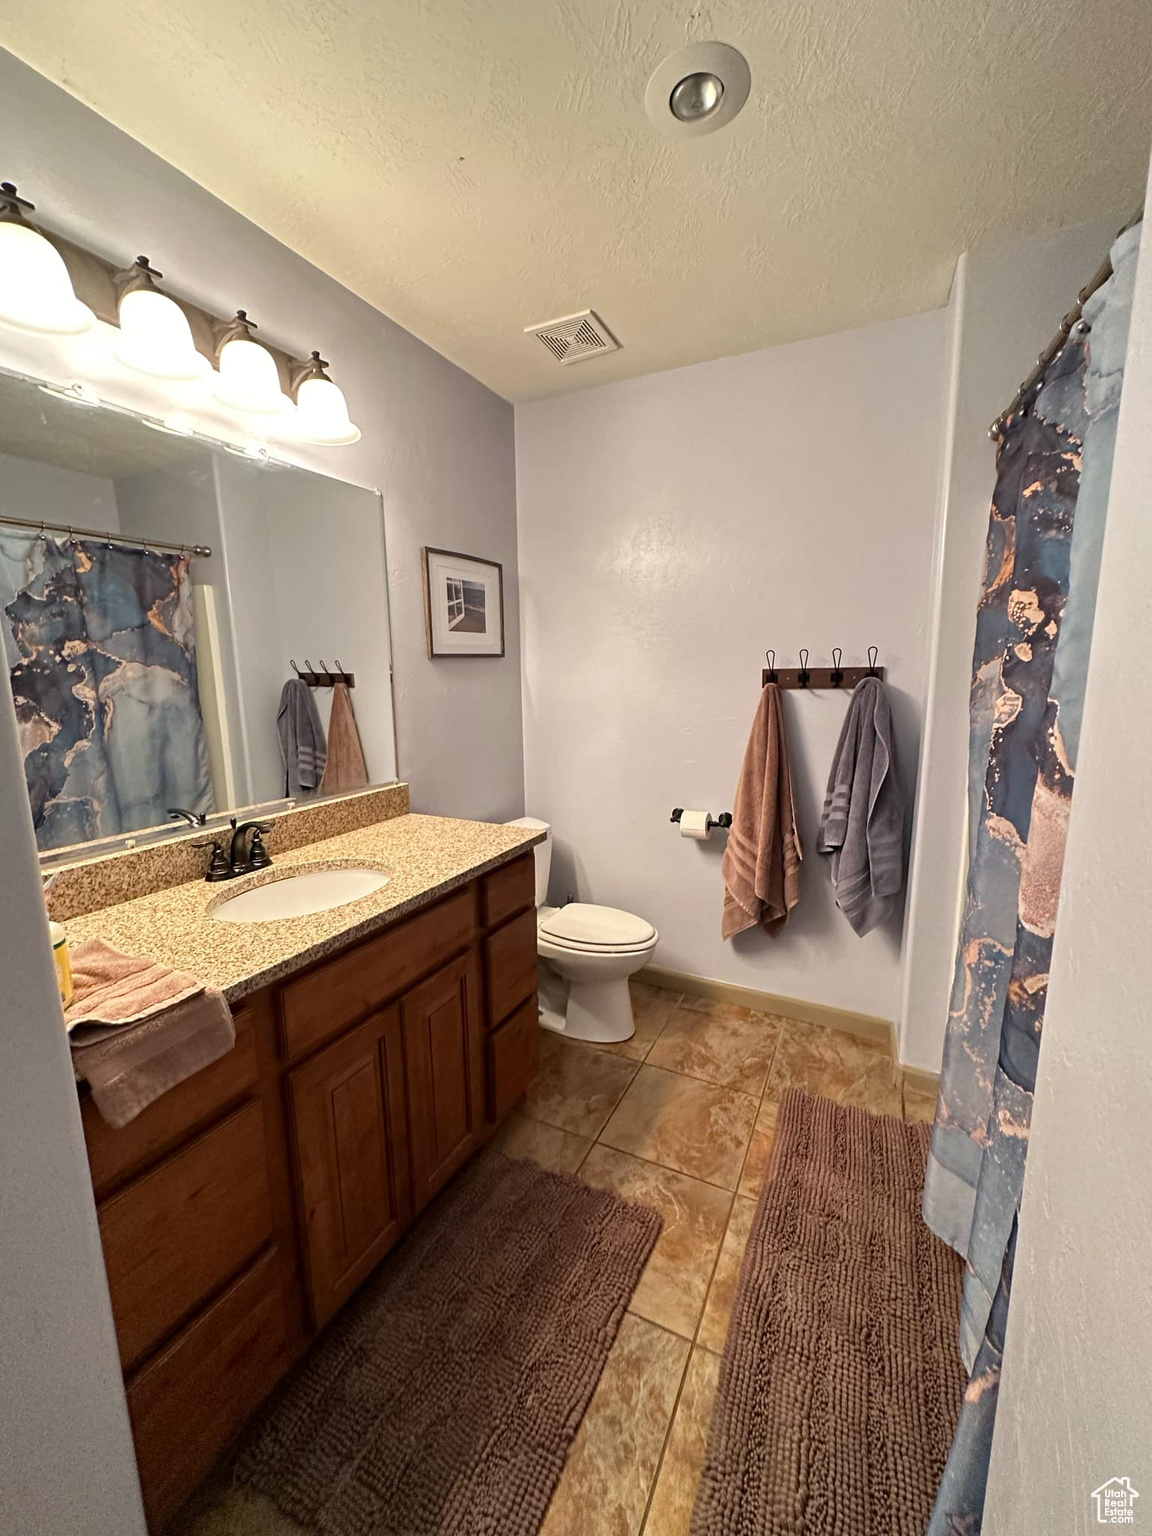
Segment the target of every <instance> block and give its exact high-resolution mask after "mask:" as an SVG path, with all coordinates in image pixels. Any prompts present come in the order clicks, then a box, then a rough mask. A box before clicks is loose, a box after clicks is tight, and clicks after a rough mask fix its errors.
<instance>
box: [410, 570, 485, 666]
mask: <svg viewBox="0 0 1152 1536" xmlns="http://www.w3.org/2000/svg"><path fill="white" fill-rule="evenodd" d="M420 553H421V555H422V557H423V563H424V627H425V635H426V638H427V642H428V655H429V657H431V658H432V659H433V660H435V659H436V658H438V657H443V656H503V655H504V567H503V566H502V565H501V564H500V562H499V561H498V560H484V559H481V558H480V557H479V556H478V555H462V554H460V553H459V551H458V550H454V549H434V548H432V546H431V545H425V546H424V548H423V549H422V550H421V552H420Z"/></svg>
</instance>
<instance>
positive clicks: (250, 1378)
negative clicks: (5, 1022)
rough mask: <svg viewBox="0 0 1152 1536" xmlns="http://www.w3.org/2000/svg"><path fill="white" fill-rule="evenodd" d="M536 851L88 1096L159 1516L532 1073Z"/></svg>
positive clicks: (105, 1226) (144, 1461) (139, 1422)
mask: <svg viewBox="0 0 1152 1536" xmlns="http://www.w3.org/2000/svg"><path fill="white" fill-rule="evenodd" d="M534 894H535V890H534V878H533V859H532V854H531V853H530V852H529V853H528V854H527V855H521V856H520V857H518V858H516V859H515V860H513V861H511V862H509V863H507V864H505V865H503V866H501V867H499V868H498V869H496V870H494V871H492V872H491V873H490V874H487V875H485V876H483V877H481V878H480V879H478V880H475V881H473V882H472V883H471V884H469V885H466V886H464V887H462V888H460V889H458V890H456V891H453V892H451V893H450V894H449V895H447V896H445V897H443V898H441V899H440V900H438V901H435V902H432V903H430V904H429V905H428V906H427V907H425V908H423V909H420V910H419V911H417V912H416V913H414V914H413V915H411V916H409V917H407V918H405V919H404V920H402V921H400V922H397V923H395V924H393V925H390V926H389V927H387V928H385V929H383V930H382V931H381V932H380V933H379V934H376V935H373V936H371V937H369V938H367V939H364V940H362V941H360V942H359V943H356V944H352V945H350V946H349V947H348V948H347V949H345V950H344V951H343V952H341V953H340V954H338V955H336V956H335V957H334V958H331V959H325V960H323V961H320V962H317V963H316V964H314V965H312V966H310V967H306V968H304V969H302V970H301V971H299V972H297V973H296V974H294V975H293V976H291V977H290V978H288V979H287V980H285V981H283V982H280V983H277V984H275V985H273V986H269V987H266V988H264V989H263V990H262V991H260V992H258V993H256V994H254V995H253V996H252V997H250V998H246V999H245V1001H244V1002H243V1004H241V1005H238V1006H237V1008H236V1009H235V1010H234V1012H235V1018H236V1028H237V1043H236V1047H235V1049H234V1050H233V1051H231V1052H229V1053H228V1055H227V1056H225V1057H223V1058H221V1060H220V1061H219V1062H216V1063H214V1064H213V1065H212V1066H209V1067H206V1068H205V1069H204V1071H203V1072H200V1073H198V1074H197V1075H196V1076H195V1077H194V1078H191V1079H189V1080H188V1081H187V1082H186V1083H183V1084H181V1085H180V1086H179V1087H177V1088H174V1089H172V1090H171V1091H170V1092H169V1093H167V1094H165V1095H164V1096H163V1097H162V1098H160V1099H158V1100H157V1101H156V1103H155V1104H154V1105H152V1106H151V1107H150V1108H149V1109H147V1110H145V1111H144V1113H143V1114H142V1115H140V1116H139V1117H138V1118H137V1119H136V1120H134V1121H131V1122H130V1123H129V1124H128V1125H127V1126H125V1127H124V1128H123V1130H120V1131H116V1130H113V1129H111V1127H109V1126H108V1125H107V1124H106V1123H105V1122H104V1121H103V1120H101V1119H100V1117H99V1114H98V1112H97V1111H96V1109H95V1106H94V1105H93V1104H92V1102H91V1100H85V1102H84V1103H83V1105H82V1114H83V1120H84V1126H85V1133H86V1137H87V1141H88V1155H89V1163H90V1166H91V1169H92V1181H93V1188H94V1190H95V1192H96V1196H97V1211H98V1216H99V1220H100V1228H101V1235H102V1238H103V1242H104V1252H105V1263H106V1266H107V1270H108V1280H109V1288H110V1292H111V1297H112V1308H113V1314H114V1317H115V1320H116V1327H117V1334H118V1337H119V1341H120V1351H121V1358H122V1361H123V1365H124V1369H125V1383H126V1387H127V1393H128V1406H129V1412H130V1415H131V1419H132V1428H133V1433H134V1435H135V1438H136V1450H137V1460H138V1464H139V1468H140V1477H141V1484H142V1487H143V1492H144V1503H145V1509H146V1512H147V1515H148V1520H149V1525H150V1528H151V1529H152V1530H153V1531H157V1530H159V1529H160V1527H161V1526H162V1524H163V1523H164V1522H165V1521H166V1520H167V1518H168V1517H169V1515H170V1514H171V1513H172V1512H173V1510H174V1509H175V1508H176V1507H177V1506H178V1505H179V1504H180V1503H181V1502H182V1501H183V1500H184V1498H185V1497H186V1496H187V1495H188V1493H189V1492H190V1491H191V1490H192V1488H193V1487H194V1486H195V1485H196V1483H197V1482H198V1481H199V1480H200V1479H201V1478H202V1477H203V1476H204V1475H205V1473H206V1472H207V1471H208V1469H209V1468H210V1467H211V1465H212V1462H213V1461H214V1460H215V1459H216V1458H217V1457H218V1456H219V1455H220V1453H221V1452H222V1451H223V1450H224V1448H225V1447H226V1446H227V1444H228V1442H229V1441H230V1440H231V1439H232V1438H233V1437H234V1436H235V1434H236V1433H237V1432H238V1430H239V1429H240V1428H241V1427H242V1425H243V1424H244V1422H245V1421H246V1419H247V1418H248V1417H249V1416H250V1415H251V1413H252V1412H253V1411H254V1409H255V1408H256V1407H257V1406H258V1405H259V1403H260V1402H261V1400H262V1399H263V1398H264V1397H265V1396H266V1395H267V1394H268V1392H269V1391H270V1390H271V1388H272V1387H273V1386H274V1385H275V1383H276V1382H277V1381H278V1380H279V1379H280V1378H281V1377H282V1376H283V1375H284V1373H285V1372H286V1371H287V1370H288V1368H289V1366H290V1365H291V1364H292V1363H293V1361H294V1360H295V1359H296V1358H297V1357H298V1356H299V1355H300V1354H301V1353H302V1351H303V1350H304V1349H305V1348H306V1347H307V1345H308V1343H309V1342H310V1340H311V1339H312V1337H314V1335H315V1333H316V1332H317V1331H318V1330H319V1329H320V1328H322V1327H323V1326H324V1325H325V1324H326V1323H327V1322H328V1321H329V1320H330V1319H331V1318H332V1317H333V1316H334V1315H335V1313H336V1312H338V1311H339V1309H340V1307H341V1306H342V1305H343V1304H344V1302H345V1301H346V1300H347V1299H348V1298H349V1297H350V1296H351V1295H352V1293H353V1292H354V1291H355V1290H356V1288H357V1287H358V1286H359V1285H360V1284H362V1283H363V1281H364V1280H365V1279H366V1278H367V1277H368V1275H369V1274H370V1273H371V1272H372V1270H373V1269H374V1268H375V1267H376V1265H377V1264H379V1262H380V1261H381V1260H382V1259H383V1258H384V1257H385V1255H386V1254H387V1253H388V1251H389V1250H390V1249H391V1248H392V1247H393V1246H394V1244H395V1243H396V1242H398V1241H399V1239H400V1238H401V1237H402V1236H403V1234H404V1232H405V1230H406V1229H407V1227H408V1226H409V1225H410V1223H411V1222H412V1220H413V1219H415V1218H416V1217H417V1216H418V1215H419V1213H420V1211H421V1210H423V1209H424V1207H425V1206H426V1205H427V1204H428V1202H429V1201H430V1200H432V1199H434V1198H435V1196H436V1195H437V1194H438V1193H439V1191H440V1190H441V1189H442V1188H443V1187H444V1185H445V1184H446V1183H447V1182H448V1180H449V1179H450V1178H451V1177H452V1176H453V1174H454V1173H456V1172H457V1171H458V1170H459V1169H460V1168H461V1167H462V1166H463V1165H464V1163H465V1162H467V1160H468V1159H469V1158H470V1157H471V1156H472V1155H473V1154H474V1153H475V1152H476V1151H477V1149H478V1148H479V1147H480V1146H481V1145H482V1144H483V1142H484V1141H485V1140H486V1138H487V1137H488V1136H489V1135H490V1134H491V1132H492V1130H493V1129H494V1128H495V1126H496V1125H497V1124H498V1123H499V1122H500V1121H501V1120H502V1119H503V1118H504V1117H505V1116H506V1115H507V1114H508V1113H509V1111H510V1110H511V1109H512V1108H513V1107H514V1105H515V1104H516V1102H517V1101H518V1100H519V1099H520V1097H521V1096H522V1095H523V1092H524V1089H525V1088H526V1087H527V1085H528V1083H529V1082H530V1081H531V1079H532V1077H534V1076H535V1073H536V1067H537V1061H538V1057H537V1051H538V1025H537V1007H536V969H535V910H534Z"/></svg>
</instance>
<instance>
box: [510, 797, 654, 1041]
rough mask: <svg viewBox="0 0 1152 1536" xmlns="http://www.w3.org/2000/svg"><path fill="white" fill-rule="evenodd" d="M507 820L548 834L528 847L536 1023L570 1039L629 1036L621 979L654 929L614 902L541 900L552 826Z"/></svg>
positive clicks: (632, 1028)
mask: <svg viewBox="0 0 1152 1536" xmlns="http://www.w3.org/2000/svg"><path fill="white" fill-rule="evenodd" d="M508 825H509V826H511V827H527V828H530V829H532V830H533V831H537V832H547V833H548V836H547V838H546V839H545V840H544V842H542V843H537V845H536V847H535V848H534V849H533V850H532V851H533V853H534V854H535V856H536V948H537V952H538V954H539V955H540V959H541V961H542V962H543V963H542V965H541V978H540V999H541V1007H540V1022H541V1024H542V1025H543V1026H544V1027H545V1028H546V1029H551V1030H555V1031H556V1033H557V1034H562V1035H567V1036H568V1037H569V1039H572V1040H591V1041H593V1042H595V1043H597V1044H600V1045H608V1044H611V1043H613V1042H615V1041H618V1040H629V1039H631V1037H632V1036H633V1035H634V1034H635V1032H636V1023H635V1020H634V1019H633V1017H632V998H631V995H630V993H629V991H628V978H629V977H630V976H634V975H635V973H636V972H637V971H639V970H641V969H642V968H643V967H644V966H646V965H647V964H648V961H649V960H650V959H651V957H652V951H653V950H654V949H655V948H656V945H657V943H658V942H659V939H660V935H659V934H658V933H657V932H656V929H655V928H653V926H652V924H651V923H649V922H647V921H646V920H645V919H644V918H642V917H636V916H634V915H633V914H632V913H631V912H622V911H621V910H620V909H619V908H618V907H599V906H595V905H594V904H592V903H590V902H585V901H572V902H569V903H568V905H567V906H565V907H549V906H546V905H545V903H546V902H547V900H548V875H549V871H550V869H551V865H552V836H551V833H552V829H551V827H550V826H549V824H548V822H546V821H537V820H536V819H535V817H533V816H521V817H520V818H519V819H518V820H516V821H511V822H509V823H508ZM557 982H559V983H560V984H559V985H557Z"/></svg>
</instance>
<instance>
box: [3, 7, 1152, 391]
mask: <svg viewBox="0 0 1152 1536" xmlns="http://www.w3.org/2000/svg"><path fill="white" fill-rule="evenodd" d="M706 38H719V39H721V40H723V41H725V42H729V43H731V44H733V45H735V46H736V47H738V48H739V49H740V50H741V51H742V52H743V53H744V54H745V56H746V57H747V59H748V61H749V63H750V65H751V68H752V94H751V97H750V98H749V101H748V104H747V106H746V107H745V108H744V111H743V113H742V114H741V116H740V117H739V118H737V119H736V121H735V122H734V123H733V124H731V125H730V126H729V127H727V128H725V129H723V130H721V131H720V132H719V133H717V134H715V135H712V136H706V137H702V138H694V139H686V140H677V141H674V140H669V139H667V138H664V137H662V136H661V135H659V134H658V133H657V132H656V130H655V129H654V128H653V127H652V125H651V124H650V123H649V122H648V120H647V118H646V117H645V115H644V109H643V101H642V98H643V93H644V86H645V83H646V81H647V79H648V75H649V73H650V72H651V70H652V69H653V68H654V67H655V65H656V64H657V63H658V62H659V61H660V60H661V59H662V58H663V57H664V55H665V54H666V53H668V52H670V51H671V50H673V49H675V48H678V47H680V46H682V45H683V44H684V43H685V42H687V41H692V40H695V39H706ZM0 41H2V42H3V43H4V45H5V46H6V47H8V48H10V49H11V50H12V51H13V52H14V53H16V54H18V55H19V56H20V57H22V58H24V59H25V60H26V61H27V62H28V63H29V64H31V65H32V66H33V67H34V68H36V69H38V70H39V71H40V72H41V73H43V74H45V75H47V76H49V78H51V79H53V80H55V81H57V82H59V84H61V85H62V86H64V87H65V88H66V89H67V90H68V91H70V92H71V93H72V94H73V95H75V96H77V97H79V98H80V99H81V100H82V101H85V102H87V103H88V104H89V105H91V106H92V107H95V108H96V110H97V111H98V112H100V113H101V114H102V115H103V116H105V117H107V118H109V119H110V120H111V121H112V122H114V123H116V124H117V125H119V126H120V127H121V128H123V129H125V130H127V131H128V132H129V133H130V134H132V135H133V136H134V137H135V138H137V139H139V140H141V141H142V142H143V143H145V144H147V145H148V146H149V147H150V148H152V149H154V150H155V151H157V152H158V153H159V154H160V155H162V156H163V157H164V158H165V159H167V160H169V161H171V162H172V163H173V164H174V165H176V166H178V167H179V168H180V169H181V170H183V171H185V172H187V173H188V174H189V175H191V176H192V177H193V178H194V179H195V180H197V181H198V182H200V183H201V184H202V185H203V186H205V187H207V188H208V189H209V190H210V191H212V192H214V193H215V194H216V195H217V196H219V197H220V198H222V199H223V200H224V201H225V202H227V203H229V204H231V205H232V207H234V208H236V209H238V210H239V211H240V212H242V213H244V214H246V215H247V216H248V217H249V218H250V219H252V220H253V221H254V222H255V223H257V224H259V225H261V226H262V227H263V228H264V229H266V230H268V231H270V232H271V233H272V234H274V235H276V236H277V237H279V239H281V240H282V241H284V243H285V244H287V245H289V246H291V247H293V248H294V249H295V250H297V251H299V252H301V253H302V254H303V255H304V256H306V257H308V258H309V259H310V260H311V261H313V262H314V263H315V264H316V265H317V266H319V267H321V268H323V269H324V270H325V271H326V272H329V273H331V274H332V276H334V277H336V278H338V279H339V280H340V281H341V282H343V283H345V284H346V285H347V286H348V287H349V288H352V289H354V290H355V291H356V292H357V293H360V294H362V295H363V296H364V297H365V298H367V299H368V300H370V301H371V302H372V303H373V304H375V305H376V306H377V307H378V308H380V309H382V310H384V311H385V312H386V313H387V314H389V315H391V316H393V318H395V319H396V320H398V321H399V322H400V323H401V324H402V325H404V326H406V327H408V329H410V330H412V331H414V332H415V333H416V334H417V335H418V336H421V337H423V338H424V339H425V340H426V341H428V342H430V343H431V344H432V345H433V346H434V347H436V348H437V349H438V350H439V351H441V352H443V353H445V354H446V355H447V356H448V357H450V358H452V359H453V360H454V361H456V362H457V363H459V364H460V365H461V366H462V367H463V368H465V369H467V370H468V372H469V373H472V374H474V375H475V376H476V377H477V378H479V379H482V380H483V381H484V382H485V383H487V384H489V385H491V387H492V388H493V389H495V390H497V391H498V392H499V393H500V394H502V395H504V396H506V397H507V398H509V399H529V398H533V397H537V396H540V395H546V394H551V393H556V392H559V391H562V390H565V389H575V388H584V387H587V386H588V385H591V384H596V383H601V382H603V381H605V380H607V379H615V378H622V377H626V376H629V375H632V374H639V373H649V372H652V371H654V370H657V369H662V368H669V367H675V366H677V365H680V364H683V363H690V362H696V361H699V360H701V359H704V358H709V357H718V356H723V355H725V354H728V353H734V352H744V351H748V350H750V349H752V348H756V347H763V346H768V345H771V344H773V343H776V342H781V341H790V340H795V339H798V338H800V337H805V336H812V335H817V334H820V333H824V332H828V331H835V330H840V329H843V328H846V327H849V326H854V325H861V324H865V323H867V322H870V321H874V320H880V319H885V318H888V317H891V316H894V315H901V314H908V313H911V312H913V311H916V310H922V309H925V308H929V307H932V306H935V305H938V304H941V303H943V302H944V301H945V299H946V297H947V293H948V287H949V284H950V281H951V276H952V272H953V267H954V263H955V260H956V257H957V256H958V255H959V253H960V252H961V251H963V250H965V249H966V248H968V247H970V246H972V245H974V244H978V243H980V242H982V241H987V240H988V239H990V238H1002V237H1008V236H1010V235H1012V234H1014V233H1023V232H1028V231H1032V230H1036V229H1040V228H1044V227H1054V226H1060V225H1067V224H1073V223H1076V222H1078V221H1080V220H1083V219H1086V218H1088V217H1091V216H1093V215H1095V214H1099V213H1108V212H1111V211H1114V210H1115V209H1117V208H1122V207H1124V206H1126V205H1127V204H1129V203H1134V202H1135V200H1136V198H1137V197H1138V195H1139V189H1140V187H1141V186H1142V183H1143V175H1144V168H1145V165H1146V160H1147V153H1148V143H1149V137H1150V133H1152V92H1150V90H1149V86H1150V83H1152V4H1150V3H1149V0H769V3H765V0H714V3H712V4H709V3H708V0H688V3H686V4H683V5H672V4H669V3H661V0H616V3H609V0H472V3H461V0H386V3H384V4H381V3H378V0H377V3H373V0H250V3H242V4H239V5H238V4H236V3H235V0H162V3H161V4H155V3H154V0H147V3H145V0H119V3H117V4H116V5H109V4H92V3H91V0H54V3H52V4H49V5H40V6H32V5H29V4H27V0H0ZM185 259H187V258H185ZM1086 276H1087V274H1086ZM586 307H591V308H593V309H596V310H598V311H599V312H600V314H601V315H602V316H603V317H604V319H605V320H606V321H607V323H608V325H609V326H610V328H611V329H612V330H613V331H614V333H615V334H616V335H617V336H618V337H619V339H620V340H621V342H622V343H623V349H622V350H621V351H620V352H618V353H615V354H613V355H611V356H609V357H604V358H596V359H594V360H592V361H588V362H583V363H579V364H576V365H574V366H572V367H569V368H565V367H562V366H561V365H560V364H558V363H557V362H555V361H554V360H553V359H552V358H551V357H550V356H549V354H548V353H547V351H546V350H545V348H544V347H543V345H542V344H541V343H540V342H539V341H538V340H536V339H534V338H532V337H527V336H524V335H523V334H522V329H523V327H524V326H525V325H528V324H531V323H534V322H536V321H541V320H549V319H552V318H554V317H556V316H558V315H565V314H568V313H570V312H572V311H573V310H578V309H583V308H586Z"/></svg>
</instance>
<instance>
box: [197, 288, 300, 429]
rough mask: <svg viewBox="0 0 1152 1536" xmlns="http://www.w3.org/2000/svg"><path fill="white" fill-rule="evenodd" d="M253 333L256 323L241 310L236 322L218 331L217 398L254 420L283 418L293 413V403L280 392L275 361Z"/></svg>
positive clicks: (237, 314) (238, 311) (278, 375)
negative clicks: (263, 417) (262, 417)
mask: <svg viewBox="0 0 1152 1536" xmlns="http://www.w3.org/2000/svg"><path fill="white" fill-rule="evenodd" d="M255 329H256V322H255V321H254V320H249V318H248V314H247V311H245V310H243V309H238V310H237V311H236V318H235V320H232V321H230V322H228V324H226V325H224V326H221V327H220V328H219V331H218V341H217V346H216V357H217V360H218V366H219V369H220V377H219V379H218V380H217V382H216V391H215V393H216V398H217V400H219V401H220V402H221V404H223V405H229V406H231V407H232V409H233V410H236V411H247V412H248V413H249V414H250V415H253V416H283V415H284V414H285V413H286V412H288V411H291V410H292V408H293V407H292V402H291V400H289V398H288V396H287V395H286V394H285V393H284V391H283V390H282V389H281V388H280V370H279V368H277V366H276V359H275V358H274V357H273V356H272V354H271V352H269V350H268V348H267V347H265V346H262V345H261V344H260V342H258V341H256V340H255V339H254V337H253V335H252V332H253V331H254V330H255Z"/></svg>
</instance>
